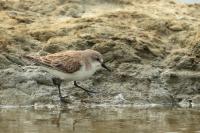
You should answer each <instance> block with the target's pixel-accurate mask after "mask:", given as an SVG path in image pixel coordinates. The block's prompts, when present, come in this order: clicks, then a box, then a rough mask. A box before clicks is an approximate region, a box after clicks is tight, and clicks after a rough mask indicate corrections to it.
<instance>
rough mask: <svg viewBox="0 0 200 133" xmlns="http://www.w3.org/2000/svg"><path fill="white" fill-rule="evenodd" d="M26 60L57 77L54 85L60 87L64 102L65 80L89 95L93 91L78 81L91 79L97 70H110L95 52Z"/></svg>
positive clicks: (66, 52)
mask: <svg viewBox="0 0 200 133" xmlns="http://www.w3.org/2000/svg"><path fill="white" fill-rule="evenodd" d="M24 57H25V58H26V59H28V60H31V61H32V62H35V63H36V64H37V65H41V66H43V68H44V70H45V71H47V72H49V73H51V74H52V75H54V76H55V77H53V78H52V80H53V83H54V84H55V85H56V86H58V91H59V97H60V100H61V101H63V97H62V95H61V89H60V85H61V82H62V81H63V80H65V81H74V85H75V86H76V87H78V88H80V89H82V90H84V91H86V92H87V93H93V91H90V90H87V89H84V88H83V87H81V86H79V85H78V84H77V83H76V81H81V80H85V79H88V78H89V77H91V76H92V75H93V74H94V73H95V72H96V71H97V70H99V69H101V68H102V67H104V68H105V69H107V70H109V71H110V69H109V68H107V67H106V66H105V64H104V62H103V57H102V55H101V54H100V53H99V52H97V51H94V50H91V49H87V50H82V51H64V52H59V53H55V54H49V55H46V56H38V57H33V56H24Z"/></svg>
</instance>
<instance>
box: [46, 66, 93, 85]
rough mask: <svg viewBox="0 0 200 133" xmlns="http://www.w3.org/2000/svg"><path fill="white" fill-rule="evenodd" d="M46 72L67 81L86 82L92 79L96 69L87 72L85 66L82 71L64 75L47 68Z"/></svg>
mask: <svg viewBox="0 0 200 133" xmlns="http://www.w3.org/2000/svg"><path fill="white" fill-rule="evenodd" d="M45 70H46V71H48V72H49V73H51V74H52V75H54V76H56V77H58V78H60V79H62V80H66V81H75V80H77V81H78V80H85V79H88V78H89V77H91V76H92V75H93V74H94V73H95V71H96V69H95V68H94V67H91V69H89V70H87V69H86V68H85V66H83V67H81V69H80V70H78V71H77V72H74V73H64V72H61V71H58V70H55V69H49V68H45Z"/></svg>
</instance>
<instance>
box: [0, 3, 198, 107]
mask: <svg viewBox="0 0 200 133" xmlns="http://www.w3.org/2000/svg"><path fill="white" fill-rule="evenodd" d="M199 29H200V5H198V4H193V5H186V4H183V3H178V2H175V1H173V0H146V1H138V0H37V1H35V0H7V1H2V0H1V1H0V104H1V105H34V104H39V103H40V104H59V103H60V102H59V97H58V91H57V88H56V87H55V86H53V83H52V80H51V78H52V75H50V74H48V73H47V72H44V71H42V70H41V68H40V67H38V66H31V65H30V64H29V65H28V66H27V63H26V62H25V61H24V60H23V59H22V58H20V56H21V55H24V54H29V55H46V54H48V53H55V52H59V51H64V50H71V49H76V50H80V49H81V50H82V49H88V48H91V49H94V50H97V51H99V52H101V53H102V54H103V56H104V58H105V60H106V62H107V65H108V66H109V67H110V68H112V70H113V72H112V73H109V72H106V71H103V70H102V71H99V72H98V73H96V75H95V76H93V77H92V78H91V79H90V80H87V81H84V82H80V84H81V85H82V86H84V87H86V88H90V89H93V90H95V91H98V92H99V93H97V94H95V95H93V96H88V95H87V93H85V92H83V91H82V90H79V89H77V88H75V87H74V86H73V83H72V82H70V83H65V84H63V86H62V92H63V94H64V95H65V96H66V99H68V101H69V103H71V104H87V103H94V104H134V105H148V104H161V105H171V104H175V103H178V104H180V105H187V104H188V101H191V102H192V104H193V105H195V104H199V103H200V32H199Z"/></svg>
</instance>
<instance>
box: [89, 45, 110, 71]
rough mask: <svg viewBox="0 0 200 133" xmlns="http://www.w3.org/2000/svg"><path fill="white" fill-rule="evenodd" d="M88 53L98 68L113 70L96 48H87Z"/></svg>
mask: <svg viewBox="0 0 200 133" xmlns="http://www.w3.org/2000/svg"><path fill="white" fill-rule="evenodd" d="M85 51H87V53H88V56H89V57H90V60H91V61H92V62H93V64H95V66H96V68H97V69H101V68H102V67H103V68H105V69H106V70H108V71H111V70H110V69H109V68H108V67H107V66H106V65H105V62H104V60H103V56H102V54H101V53H99V52H98V51H95V50H91V49H87V50H85Z"/></svg>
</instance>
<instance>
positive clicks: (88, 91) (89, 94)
mask: <svg viewBox="0 0 200 133" xmlns="http://www.w3.org/2000/svg"><path fill="white" fill-rule="evenodd" d="M84 91H85V92H86V93H87V94H88V96H93V95H94V94H97V93H98V92H97V91H91V90H86V89H85V90H84Z"/></svg>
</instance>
